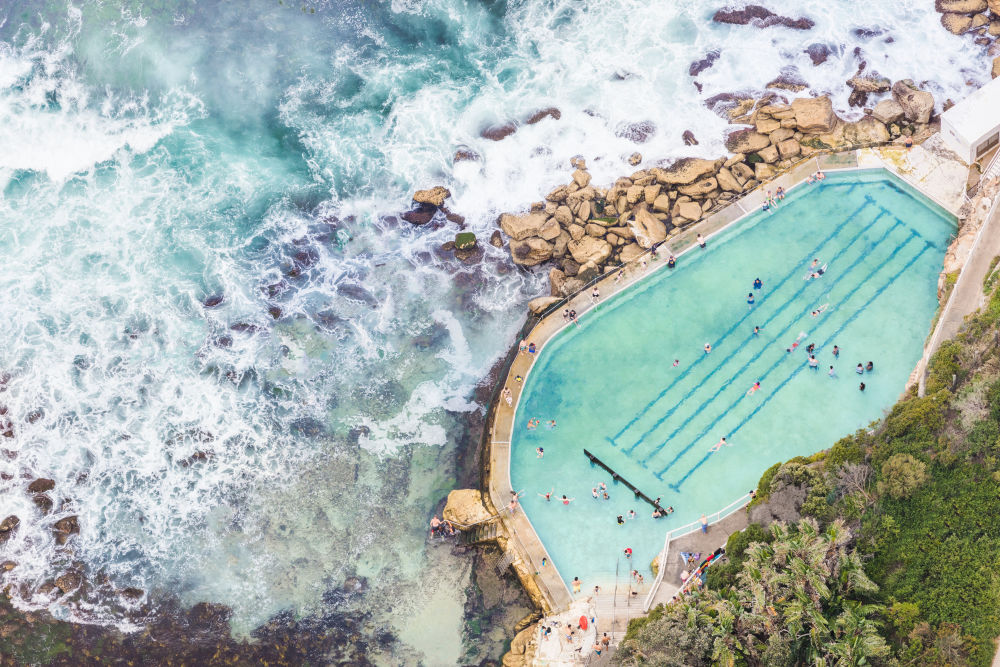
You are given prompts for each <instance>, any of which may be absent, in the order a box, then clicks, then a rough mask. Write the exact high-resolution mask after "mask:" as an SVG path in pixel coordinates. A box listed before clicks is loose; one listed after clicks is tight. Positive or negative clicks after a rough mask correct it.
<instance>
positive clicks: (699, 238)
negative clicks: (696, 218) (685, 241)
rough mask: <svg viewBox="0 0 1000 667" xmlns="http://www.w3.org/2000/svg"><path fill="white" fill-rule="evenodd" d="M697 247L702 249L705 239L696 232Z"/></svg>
mask: <svg viewBox="0 0 1000 667" xmlns="http://www.w3.org/2000/svg"><path fill="white" fill-rule="evenodd" d="M698 247H700V248H702V249H704V248H705V239H704V238H703V237H702V235H701V234H698Z"/></svg>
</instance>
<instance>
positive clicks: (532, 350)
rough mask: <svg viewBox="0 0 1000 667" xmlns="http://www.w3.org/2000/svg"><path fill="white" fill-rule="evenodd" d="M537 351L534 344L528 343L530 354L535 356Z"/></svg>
mask: <svg viewBox="0 0 1000 667" xmlns="http://www.w3.org/2000/svg"><path fill="white" fill-rule="evenodd" d="M537 351H538V350H537V349H536V348H535V344H534V343H528V354H534V353H535V352H537Z"/></svg>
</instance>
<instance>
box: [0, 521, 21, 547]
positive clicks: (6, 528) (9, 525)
mask: <svg viewBox="0 0 1000 667" xmlns="http://www.w3.org/2000/svg"><path fill="white" fill-rule="evenodd" d="M19 525H21V520H20V519H19V518H17V517H16V516H14V515H13V514H11V515H10V516H8V517H7V518H6V519H4V520H3V521H2V522H0V544H3V543H4V542H6V541H7V540H9V539H10V538H12V537H13V536H14V533H16V532H17V527H18V526H19Z"/></svg>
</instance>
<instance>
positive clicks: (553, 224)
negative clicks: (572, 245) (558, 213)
mask: <svg viewBox="0 0 1000 667" xmlns="http://www.w3.org/2000/svg"><path fill="white" fill-rule="evenodd" d="M560 232H562V228H561V227H559V223H558V222H557V221H556V219H555V218H549V219H548V220H546V221H545V224H544V225H542V227H541V229H539V230H538V237H539V238H541V239H545V240H546V241H554V240H555V239H556V237H557V236H559V233H560Z"/></svg>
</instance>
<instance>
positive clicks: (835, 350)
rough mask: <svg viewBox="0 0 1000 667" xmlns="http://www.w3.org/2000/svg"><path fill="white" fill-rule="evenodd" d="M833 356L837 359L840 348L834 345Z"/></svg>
mask: <svg viewBox="0 0 1000 667" xmlns="http://www.w3.org/2000/svg"><path fill="white" fill-rule="evenodd" d="M833 356H834V357H839V356H840V348H839V347H837V346H836V345H834V346H833Z"/></svg>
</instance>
